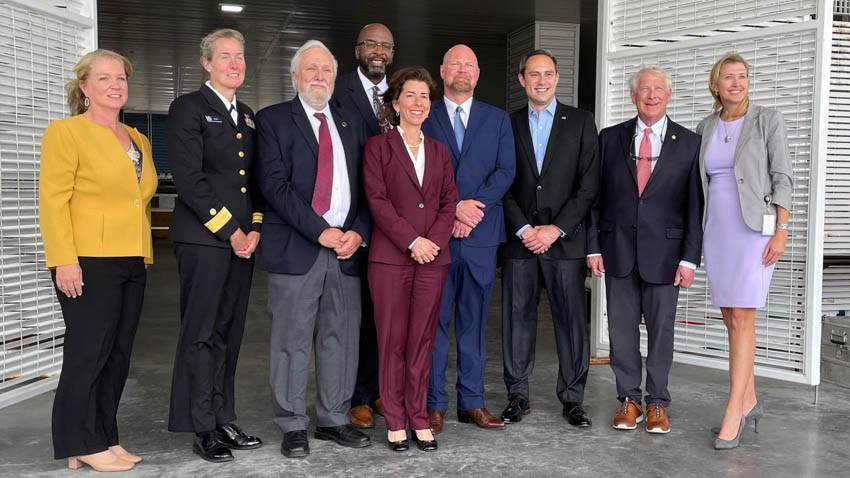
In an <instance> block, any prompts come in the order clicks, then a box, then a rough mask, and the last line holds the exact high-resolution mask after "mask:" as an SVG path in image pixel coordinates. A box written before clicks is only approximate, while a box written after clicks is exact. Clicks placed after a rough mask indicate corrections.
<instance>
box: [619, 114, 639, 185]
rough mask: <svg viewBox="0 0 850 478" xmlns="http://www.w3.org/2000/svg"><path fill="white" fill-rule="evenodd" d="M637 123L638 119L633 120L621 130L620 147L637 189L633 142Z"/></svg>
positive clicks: (626, 123)
mask: <svg viewBox="0 0 850 478" xmlns="http://www.w3.org/2000/svg"><path fill="white" fill-rule="evenodd" d="M635 123H637V117H635V118H632V119H631V120H629V121H627V122H625V123H624V124H623V127H622V128H621V129H620V147H621V148H622V157H623V160H624V161H625V162H626V167H627V168H628V170H629V175H630V176H631V177H632V180H633V181H634V182H635V188H637V166H636V165H635V160H634V158H633V157H632V142H633V141H634V133H635Z"/></svg>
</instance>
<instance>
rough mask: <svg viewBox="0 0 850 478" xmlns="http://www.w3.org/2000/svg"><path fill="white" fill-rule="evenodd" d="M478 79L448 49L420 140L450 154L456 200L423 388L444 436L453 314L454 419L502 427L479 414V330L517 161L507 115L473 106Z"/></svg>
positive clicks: (462, 54) (474, 65) (462, 49)
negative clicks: (436, 96) (437, 93)
mask: <svg viewBox="0 0 850 478" xmlns="http://www.w3.org/2000/svg"><path fill="white" fill-rule="evenodd" d="M479 73H480V70H479V68H478V59H477V58H476V56H475V53H474V52H473V51H472V49H470V48H469V47H468V46H466V45H455V46H453V47H451V48H450V49H449V50H448V51H447V52H446V54H445V55H444V56H443V64H442V65H441V66H440V76H441V77H442V78H443V86H444V92H443V94H444V96H443V99H442V100H439V101H435V102H434V104H433V105H432V106H431V114H430V115H428V119H426V120H425V122H424V123H423V124H422V131H423V132H424V133H425V136H429V137H432V138H435V139H437V140H438V141H441V142H442V143H443V144H445V145H446V147H448V149H449V151H451V159H452V168H453V169H454V173H455V183H456V184H457V189H458V197H459V198H460V202H459V203H458V204H457V212H456V220H455V224H454V230H453V232H452V236H453V238H452V240H451V241H450V242H449V250H450V252H451V257H452V261H451V264H450V265H449V272H448V275H447V277H446V284H445V287H444V289H443V298H442V302H441V305H440V322H439V324H438V325H437V334H436V337H435V339H434V355H433V357H432V359H431V377H430V383H429V387H428V418H429V421H430V424H431V429H432V430H434V432H436V433H439V432H440V431H442V429H443V416H444V415H445V411H446V408H448V401H449V397H448V395H447V394H446V391H445V387H446V362H447V360H448V353H449V341H450V340H449V334H448V329H449V324H450V322H451V318H452V310H453V309H454V317H455V325H454V331H455V339H456V342H457V375H458V377H457V397H458V402H457V413H458V419H459V420H460V421H461V422H463V423H475V424H477V425H478V426H479V427H482V428H487V429H504V428H505V423H504V422H503V421H502V420H500V419H498V418H496V417H494V416H493V415H491V414H490V412H489V411H487V409H486V408H484V366H485V364H486V361H487V354H486V350H485V342H484V329H485V327H484V326H485V324H486V321H487V311H488V309H489V307H490V293H491V292H492V290H493V282H494V280H495V275H496V252H497V249H498V247H499V243H501V242H504V241H505V221H504V217H503V215H502V197H503V196H504V195H505V192H506V191H507V190H508V188H509V187H510V186H511V182H512V181H513V179H514V169H515V162H516V155H515V151H514V136H513V133H512V131H511V123H510V119H509V118H508V115H507V113H505V112H504V111H503V110H501V109H499V108H496V107H494V106H490V105H488V104H486V103H482V102H480V101H477V100H474V99H473V98H472V94H473V91H474V90H475V85H476V83H477V82H478V76H479Z"/></svg>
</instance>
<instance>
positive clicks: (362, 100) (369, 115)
mask: <svg viewBox="0 0 850 478" xmlns="http://www.w3.org/2000/svg"><path fill="white" fill-rule="evenodd" d="M348 91H349V92H350V94H351V97H352V98H354V104H355V105H357V110H358V111H359V112H360V116H362V117H363V121H364V122H365V123H366V124H367V125H369V131H370V132H372V133H373V134H374V133H375V131H376V128H375V125H377V124H378V119H377V117H376V116H375V111H374V110H372V98H371V97H370V96H369V94H368V93H366V90H364V89H363V83H361V82H360V76H359V75H358V74H357V70H355V71H354V72H353V73H352V74H351V75H350V76H349V80H348ZM373 123H374V124H373Z"/></svg>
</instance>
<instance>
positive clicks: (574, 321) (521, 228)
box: [501, 50, 599, 428]
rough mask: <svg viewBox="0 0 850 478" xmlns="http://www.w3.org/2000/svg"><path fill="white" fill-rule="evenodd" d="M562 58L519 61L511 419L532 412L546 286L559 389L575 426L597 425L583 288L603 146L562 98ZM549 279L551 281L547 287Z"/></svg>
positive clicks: (508, 275) (505, 314) (587, 120)
mask: <svg viewBox="0 0 850 478" xmlns="http://www.w3.org/2000/svg"><path fill="white" fill-rule="evenodd" d="M558 79H559V77H558V71H557V63H556V59H555V57H554V56H553V55H552V54H551V53H550V52H548V51H546V50H535V51H533V52H531V53H529V54H528V55H526V56H525V58H524V59H523V61H522V63H521V64H520V72H519V82H520V83H521V84H522V86H523V87H524V88H525V92H526V95H527V96H528V105H527V106H523V107H522V108H520V109H519V110H517V111H516V112H514V113H513V114H511V123H512V124H513V131H514V137H515V138H516V154H517V167H516V178H515V179H514V183H513V185H512V186H511V189H510V190H509V191H508V193H507V194H506V195H505V198H504V206H505V225H506V227H507V235H508V243H507V244H505V245H504V246H503V247H502V251H501V253H502V357H503V359H504V368H505V386H506V387H507V389H508V406H507V407H506V408H505V410H504V412H502V420H504V421H505V422H507V423H516V422H519V421H520V420H522V416H523V415H524V414H527V413H529V412H530V407H529V390H528V377H529V376H530V375H531V371H532V370H533V368H534V349H535V343H536V337H537V305H538V303H539V302H540V292H541V289H542V287H543V286H545V287H546V291H547V294H548V296H549V304H550V306H551V309H552V321H553V322H554V325H555V344H556V347H557V349H558V362H559V366H558V385H557V388H556V393H557V394H558V399H559V400H560V401H561V403H562V404H563V414H564V417H565V418H566V419H567V421H568V422H569V423H570V425H573V426H576V427H582V428H585V427H589V426H590V425H591V422H590V418H589V417H588V415H587V413H585V411H584V408H582V401H583V400H584V386H585V383H586V382H587V372H588V369H589V363H590V350H589V344H588V334H587V309H586V304H585V302H586V298H585V292H584V280H585V277H586V275H587V269H586V268H585V255H586V249H585V242H586V234H585V217H586V216H587V213H588V212H589V211H590V208H591V206H593V203H594V201H596V196H597V193H598V192H599V154H598V153H599V151H598V150H599V143H598V141H599V140H598V137H597V133H596V125H595V124H594V123H593V117H592V116H591V115H590V113H587V112H584V111H581V110H578V109H576V108H573V107H571V106H567V105H565V104H562V103H560V102H559V101H558V100H556V99H555V88H556V87H557V85H558ZM541 278H542V281H541Z"/></svg>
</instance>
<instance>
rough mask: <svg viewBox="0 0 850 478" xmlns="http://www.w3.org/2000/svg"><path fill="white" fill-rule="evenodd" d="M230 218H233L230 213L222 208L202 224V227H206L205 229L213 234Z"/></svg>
mask: <svg viewBox="0 0 850 478" xmlns="http://www.w3.org/2000/svg"><path fill="white" fill-rule="evenodd" d="M231 217H233V215H232V214H230V211H228V210H227V208H226V207H222V208H221V209H220V210H219V211H218V214H216V215H215V217H213V218H212V219H210V220H209V221H207V222H205V223H204V226H207V229H209V230H210V232H212V233H213V234H215V233H216V232H218V230H219V229H221V228H222V227H224V225H225V224H227V221H229V220H230V218H231Z"/></svg>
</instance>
